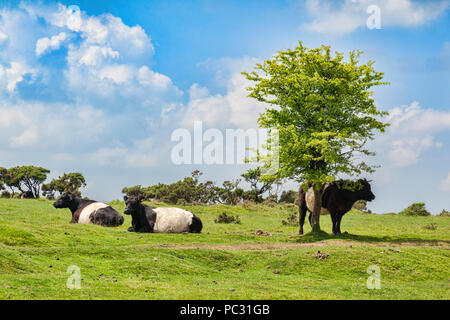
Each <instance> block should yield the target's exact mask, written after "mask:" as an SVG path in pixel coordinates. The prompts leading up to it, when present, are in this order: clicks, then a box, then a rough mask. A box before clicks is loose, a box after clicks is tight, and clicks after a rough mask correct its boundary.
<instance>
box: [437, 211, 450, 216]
mask: <svg viewBox="0 0 450 320" xmlns="http://www.w3.org/2000/svg"><path fill="white" fill-rule="evenodd" d="M439 216H440V217H450V211H447V210H445V209H444V210H442V212H441V213H440V214H439Z"/></svg>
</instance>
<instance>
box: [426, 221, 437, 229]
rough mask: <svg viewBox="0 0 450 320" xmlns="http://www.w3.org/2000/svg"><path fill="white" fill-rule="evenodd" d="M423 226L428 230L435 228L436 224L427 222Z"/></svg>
mask: <svg viewBox="0 0 450 320" xmlns="http://www.w3.org/2000/svg"><path fill="white" fill-rule="evenodd" d="M424 228H425V229H428V230H437V225H436V223H430V224H427V225H426V226H425V227H424Z"/></svg>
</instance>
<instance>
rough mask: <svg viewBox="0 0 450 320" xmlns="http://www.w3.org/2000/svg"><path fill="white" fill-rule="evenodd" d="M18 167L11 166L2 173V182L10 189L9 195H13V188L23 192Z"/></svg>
mask: <svg viewBox="0 0 450 320" xmlns="http://www.w3.org/2000/svg"><path fill="white" fill-rule="evenodd" d="M20 172H21V170H20V167H13V168H9V169H7V170H6V172H5V173H4V175H3V182H4V183H5V185H6V186H7V187H8V188H9V189H10V190H11V197H14V195H15V189H18V190H19V191H20V192H22V193H24V190H23V189H22V181H21V179H20Z"/></svg>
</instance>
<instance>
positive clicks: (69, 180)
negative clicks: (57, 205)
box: [42, 172, 86, 198]
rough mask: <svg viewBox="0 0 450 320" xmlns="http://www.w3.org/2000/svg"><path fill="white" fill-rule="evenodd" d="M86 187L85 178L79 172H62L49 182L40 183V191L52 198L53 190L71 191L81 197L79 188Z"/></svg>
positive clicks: (61, 192) (60, 191) (59, 191)
mask: <svg viewBox="0 0 450 320" xmlns="http://www.w3.org/2000/svg"><path fill="white" fill-rule="evenodd" d="M82 187H86V179H85V178H84V176H83V175H82V174H81V173H79V172H71V173H64V174H63V175H62V176H60V177H58V178H57V179H53V180H52V181H51V182H50V183H47V184H44V185H42V192H43V193H44V195H45V196H47V197H50V198H54V197H55V192H58V193H59V194H63V193H64V192H71V193H73V194H75V195H77V196H80V197H81V191H80V188H82Z"/></svg>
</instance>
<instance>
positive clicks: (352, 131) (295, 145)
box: [243, 42, 388, 231]
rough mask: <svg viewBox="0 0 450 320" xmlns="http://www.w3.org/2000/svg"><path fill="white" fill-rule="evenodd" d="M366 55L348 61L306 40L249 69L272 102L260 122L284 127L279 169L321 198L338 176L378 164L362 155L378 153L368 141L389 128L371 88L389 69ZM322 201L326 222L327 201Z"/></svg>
mask: <svg viewBox="0 0 450 320" xmlns="http://www.w3.org/2000/svg"><path fill="white" fill-rule="evenodd" d="M361 54H362V52H361V51H356V52H355V51H351V52H350V53H349V58H348V61H345V60H344V55H343V54H342V53H339V52H335V53H334V54H333V53H332V52H331V49H330V47H329V46H321V47H320V48H316V49H308V48H306V47H305V46H303V44H302V43H301V42H299V44H298V46H297V47H296V48H295V49H293V50H291V49H288V50H286V51H280V52H278V54H277V55H275V56H274V57H273V58H272V59H270V60H266V61H264V62H263V63H262V64H256V67H255V70H254V71H252V72H250V73H247V72H243V74H244V75H245V76H246V77H247V79H248V80H250V81H252V82H254V86H253V87H249V88H248V90H249V97H252V98H255V99H257V100H258V101H260V102H264V103H266V104H268V107H267V108H266V111H265V112H264V113H263V114H261V116H260V117H259V119H258V123H259V124H260V126H262V127H263V128H271V129H276V130H277V131H278V135H279V144H280V146H279V150H278V152H279V170H278V172H277V175H278V176H280V177H286V178H290V179H295V180H297V181H299V182H301V181H307V182H308V183H309V185H312V186H314V190H315V191H316V192H317V194H316V198H318V197H321V193H320V192H321V190H322V188H323V186H324V185H325V184H326V183H329V182H333V181H334V180H335V179H336V177H337V176H338V175H341V174H345V175H349V176H352V175H359V174H361V173H363V172H373V171H374V168H375V166H371V165H369V164H367V163H366V162H365V161H364V157H361V155H362V156H369V155H374V153H372V152H371V151H369V150H368V149H367V148H366V144H367V142H368V141H370V140H372V139H374V136H375V134H376V132H384V131H385V128H386V126H388V124H387V123H384V122H382V121H381V119H380V118H381V117H382V116H385V115H387V113H386V112H383V111H380V110H378V109H377V107H376V106H375V103H374V99H373V97H372V95H373V91H371V88H372V87H374V86H378V85H384V84H387V82H382V79H383V75H384V73H382V72H376V71H375V69H374V67H373V64H374V61H369V62H367V63H365V64H361V63H360V61H359V59H360V55H361ZM357 156H358V157H357ZM315 207H317V208H316V209H315V210H314V214H313V216H315V217H316V219H317V225H318V217H319V216H318V213H319V212H320V204H319V203H316V204H315ZM313 229H315V230H316V231H317V230H320V227H319V228H317V227H316V228H314V227H313Z"/></svg>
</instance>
